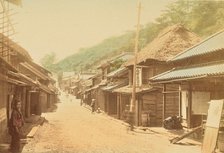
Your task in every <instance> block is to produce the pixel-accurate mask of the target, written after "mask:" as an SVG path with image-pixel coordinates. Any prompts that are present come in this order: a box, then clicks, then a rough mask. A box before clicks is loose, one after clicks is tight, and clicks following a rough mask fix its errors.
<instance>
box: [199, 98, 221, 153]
mask: <svg viewBox="0 0 224 153" xmlns="http://www.w3.org/2000/svg"><path fill="white" fill-rule="evenodd" d="M223 102H224V100H211V101H210V106H209V109H208V117H207V122H206V128H205V135H204V140H203V144H202V153H213V152H214V150H215V147H216V143H217V138H218V132H219V125H220V120H221V116H222V110H223Z"/></svg>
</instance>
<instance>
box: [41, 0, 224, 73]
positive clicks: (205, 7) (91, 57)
mask: <svg viewBox="0 0 224 153" xmlns="http://www.w3.org/2000/svg"><path fill="white" fill-rule="evenodd" d="M177 23H180V24H182V25H184V26H185V27H186V28H187V29H189V30H191V31H193V32H195V33H196V34H198V35H199V36H200V37H202V38H205V37H207V36H209V35H211V34H213V33H215V32H217V31H219V30H221V29H223V28H224V1H190V2H189V1H182V0H178V1H177V2H175V3H173V4H171V5H169V6H167V8H166V10H164V11H163V13H162V14H161V15H160V17H159V18H157V19H156V21H155V22H154V23H149V24H148V25H145V26H144V27H142V29H141V31H140V38H139V42H140V43H139V44H140V45H139V49H141V48H142V47H144V46H145V45H146V44H148V43H149V42H151V41H152V40H153V39H154V38H155V37H156V36H157V35H158V33H159V32H160V31H161V30H162V29H164V28H165V27H168V26H170V25H174V24H177ZM134 37H135V32H134V31H130V32H127V33H125V34H123V35H121V36H116V37H111V38H109V39H106V40H104V41H103V42H101V43H100V44H98V45H95V46H93V47H90V48H83V49H80V50H79V51H78V52H77V53H76V54H73V55H71V56H69V57H67V58H65V59H63V60H62V61H60V62H58V63H57V64H54V65H48V66H46V64H45V67H46V68H48V69H49V68H50V70H53V71H73V70H77V71H79V70H81V69H83V70H84V69H85V70H86V69H90V68H91V69H94V67H95V66H97V64H99V63H100V61H101V60H105V59H107V58H109V57H112V56H115V55H118V54H119V53H121V52H123V51H126V52H128V51H129V52H132V51H133V50H134ZM43 65H44V64H43Z"/></svg>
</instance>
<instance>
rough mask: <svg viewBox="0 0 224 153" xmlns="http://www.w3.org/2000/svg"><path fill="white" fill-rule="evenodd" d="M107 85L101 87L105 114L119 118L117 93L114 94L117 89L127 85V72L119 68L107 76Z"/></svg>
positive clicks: (125, 69)
mask: <svg viewBox="0 0 224 153" xmlns="http://www.w3.org/2000/svg"><path fill="white" fill-rule="evenodd" d="M107 80H108V81H107V82H108V83H107V85H106V86H104V87H102V88H101V90H102V91H103V93H104V97H105V112H106V113H107V114H108V115H110V116H113V117H115V118H120V116H121V113H120V105H121V103H120V101H119V98H118V95H117V92H114V91H115V90H116V89H117V88H120V87H123V86H126V85H127V84H128V70H127V68H125V67H121V68H119V69H117V70H115V71H113V72H110V73H109V74H108V75H107Z"/></svg>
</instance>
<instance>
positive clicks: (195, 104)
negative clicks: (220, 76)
mask: <svg viewBox="0 0 224 153" xmlns="http://www.w3.org/2000/svg"><path fill="white" fill-rule="evenodd" d="M209 101H210V92H201V91H194V92H192V111H193V114H200V115H201V114H207V113H208V107H209V103H208V102H209Z"/></svg>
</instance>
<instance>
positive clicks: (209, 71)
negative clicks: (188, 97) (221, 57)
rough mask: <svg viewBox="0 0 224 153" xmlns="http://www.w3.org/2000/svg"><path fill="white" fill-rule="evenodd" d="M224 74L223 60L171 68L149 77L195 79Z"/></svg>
mask: <svg viewBox="0 0 224 153" xmlns="http://www.w3.org/2000/svg"><path fill="white" fill-rule="evenodd" d="M219 75H224V62H221V63H211V64H206V65H205V64H204V65H197V66H190V67H185V68H180V69H178V68H177V69H172V70H170V71H167V72H164V73H162V74H159V75H157V76H154V77H152V78H150V80H151V81H153V82H163V81H175V80H178V79H185V80H187V79H195V78H200V77H209V76H219Z"/></svg>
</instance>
